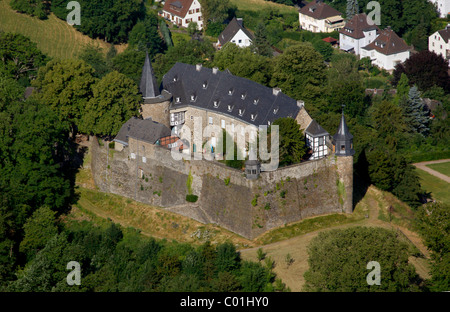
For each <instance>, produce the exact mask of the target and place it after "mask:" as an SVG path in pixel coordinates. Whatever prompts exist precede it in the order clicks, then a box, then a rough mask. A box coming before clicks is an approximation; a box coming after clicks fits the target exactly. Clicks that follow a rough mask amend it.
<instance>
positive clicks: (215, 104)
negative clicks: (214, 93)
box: [213, 100, 219, 108]
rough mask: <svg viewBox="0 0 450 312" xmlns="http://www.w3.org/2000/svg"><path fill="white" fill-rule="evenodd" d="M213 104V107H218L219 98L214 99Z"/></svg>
mask: <svg viewBox="0 0 450 312" xmlns="http://www.w3.org/2000/svg"><path fill="white" fill-rule="evenodd" d="M213 105H214V107H215V108H217V107H219V100H214V102H213Z"/></svg>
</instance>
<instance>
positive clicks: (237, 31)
mask: <svg viewBox="0 0 450 312" xmlns="http://www.w3.org/2000/svg"><path fill="white" fill-rule="evenodd" d="M252 41H253V35H252V34H251V33H250V32H249V31H248V30H247V29H246V28H245V27H244V24H243V20H242V18H233V19H232V20H231V22H230V23H229V24H228V25H227V27H226V28H225V29H224V30H223V32H222V33H221V34H220V35H219V40H218V41H217V48H218V49H220V48H221V47H223V46H224V45H225V44H226V43H228V42H233V43H234V44H236V45H237V46H239V47H241V48H245V47H248V46H250V45H251V44H252Z"/></svg>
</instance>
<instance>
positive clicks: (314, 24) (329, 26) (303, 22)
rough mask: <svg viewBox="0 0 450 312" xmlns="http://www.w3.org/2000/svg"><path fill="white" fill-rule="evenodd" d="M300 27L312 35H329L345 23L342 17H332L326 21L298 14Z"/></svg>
mask: <svg viewBox="0 0 450 312" xmlns="http://www.w3.org/2000/svg"><path fill="white" fill-rule="evenodd" d="M299 22H300V27H301V28H302V29H305V30H309V31H311V32H314V33H318V32H325V33H330V32H333V31H335V30H339V29H341V28H342V27H343V26H344V24H345V22H344V19H343V18H342V16H339V15H337V16H332V17H329V18H326V19H315V18H313V17H311V16H308V15H305V14H302V13H299Z"/></svg>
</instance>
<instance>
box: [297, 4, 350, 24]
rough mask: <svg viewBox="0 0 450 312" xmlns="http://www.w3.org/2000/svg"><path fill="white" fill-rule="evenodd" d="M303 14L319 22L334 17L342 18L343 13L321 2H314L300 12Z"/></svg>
mask: <svg viewBox="0 0 450 312" xmlns="http://www.w3.org/2000/svg"><path fill="white" fill-rule="evenodd" d="M299 12H300V13H301V14H304V15H307V16H310V17H312V18H314V19H317V20H323V19H326V18H329V17H332V16H337V15H339V16H341V15H342V13H341V12H339V11H338V10H336V9H334V8H332V7H331V6H329V5H328V4H326V3H324V2H323V1H320V0H313V1H311V2H310V3H308V4H307V5H305V6H304V7H303V8H301V9H300V10H299Z"/></svg>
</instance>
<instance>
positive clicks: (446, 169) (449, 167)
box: [427, 161, 450, 177]
mask: <svg viewBox="0 0 450 312" xmlns="http://www.w3.org/2000/svg"><path fill="white" fill-rule="evenodd" d="M427 167H429V168H430V169H433V170H436V171H438V172H440V173H442V174H445V175H446V176H448V177H450V161H449V162H445V163H440V164H431V165H427Z"/></svg>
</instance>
